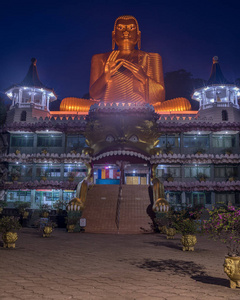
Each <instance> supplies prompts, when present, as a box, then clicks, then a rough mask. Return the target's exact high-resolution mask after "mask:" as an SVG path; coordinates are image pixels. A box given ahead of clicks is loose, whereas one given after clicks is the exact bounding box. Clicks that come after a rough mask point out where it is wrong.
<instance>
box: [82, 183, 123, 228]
mask: <svg viewBox="0 0 240 300" xmlns="http://www.w3.org/2000/svg"><path fill="white" fill-rule="evenodd" d="M118 191H119V186H118V185H107V184H106V185H103V184H101V185H94V186H93V187H92V189H90V190H89V191H88V194H87V200H86V206H85V209H84V211H83V215H82V217H83V218H86V220H87V225H86V228H85V230H86V232H92V233H117V226H116V223H115V217H116V207H117V199H118Z"/></svg>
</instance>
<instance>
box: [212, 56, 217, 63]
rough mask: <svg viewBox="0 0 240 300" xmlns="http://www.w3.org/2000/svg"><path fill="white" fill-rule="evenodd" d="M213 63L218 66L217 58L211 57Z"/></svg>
mask: <svg viewBox="0 0 240 300" xmlns="http://www.w3.org/2000/svg"><path fill="white" fill-rule="evenodd" d="M213 63H214V64H218V56H213Z"/></svg>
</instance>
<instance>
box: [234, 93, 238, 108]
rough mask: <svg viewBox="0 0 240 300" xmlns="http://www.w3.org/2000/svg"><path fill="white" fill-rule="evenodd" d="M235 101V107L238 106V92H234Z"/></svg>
mask: <svg viewBox="0 0 240 300" xmlns="http://www.w3.org/2000/svg"><path fill="white" fill-rule="evenodd" d="M234 100H235V101H234V102H235V103H234V104H235V105H238V100H237V92H236V91H235V92H234Z"/></svg>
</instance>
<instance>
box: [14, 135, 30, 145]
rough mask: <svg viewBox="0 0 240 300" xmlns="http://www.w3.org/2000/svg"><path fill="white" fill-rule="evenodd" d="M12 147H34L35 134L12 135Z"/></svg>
mask: <svg viewBox="0 0 240 300" xmlns="http://www.w3.org/2000/svg"><path fill="white" fill-rule="evenodd" d="M10 144H11V147H33V135H22V134H21V135H20V134H18V135H12V136H11V140H10Z"/></svg>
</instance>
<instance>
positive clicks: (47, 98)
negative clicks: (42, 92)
mask: <svg viewBox="0 0 240 300" xmlns="http://www.w3.org/2000/svg"><path fill="white" fill-rule="evenodd" d="M49 99H50V97H49V96H47V110H49Z"/></svg>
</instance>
